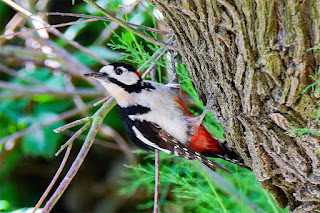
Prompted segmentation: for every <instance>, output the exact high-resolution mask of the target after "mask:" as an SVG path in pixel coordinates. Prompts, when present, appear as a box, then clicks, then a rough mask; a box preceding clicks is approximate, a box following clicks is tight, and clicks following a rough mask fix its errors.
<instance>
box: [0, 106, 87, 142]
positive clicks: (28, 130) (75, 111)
mask: <svg viewBox="0 0 320 213" xmlns="http://www.w3.org/2000/svg"><path fill="white" fill-rule="evenodd" d="M92 107H93V103H92V102H90V103H88V104H87V105H86V108H85V109H83V110H88V109H90V108H92ZM83 110H80V109H77V108H76V109H72V110H69V111H66V112H63V113H61V114H60V115H59V116H57V117H55V118H53V119H50V120H46V121H44V122H42V123H39V124H34V125H31V126H29V127H27V128H25V129H24V130H21V131H19V132H15V133H13V134H11V135H9V136H7V137H4V138H1V139H0V144H3V143H6V142H7V141H10V140H16V139H18V138H21V137H23V136H25V135H26V134H29V133H31V132H33V131H36V130H38V129H40V128H43V127H46V126H49V125H52V124H54V123H56V122H58V121H61V120H64V119H67V118H70V117H72V116H75V115H76V114H78V113H80V112H81V111H83Z"/></svg>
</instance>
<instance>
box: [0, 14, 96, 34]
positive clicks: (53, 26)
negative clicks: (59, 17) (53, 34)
mask: <svg viewBox="0 0 320 213" xmlns="http://www.w3.org/2000/svg"><path fill="white" fill-rule="evenodd" d="M94 21H98V19H94V18H92V19H87V20H82V21H72V22H68V23H62V24H54V25H48V26H44V27H40V28H36V29H30V30H23V31H19V32H15V33H10V34H5V35H1V36H0V38H4V37H8V36H10V37H13V36H16V35H20V34H23V33H31V32H35V31H38V30H44V29H45V30H48V29H51V28H58V27H65V26H70V25H75V24H81V23H88V22H94Z"/></svg>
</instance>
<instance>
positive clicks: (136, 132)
mask: <svg viewBox="0 0 320 213" xmlns="http://www.w3.org/2000/svg"><path fill="white" fill-rule="evenodd" d="M132 130H133V131H134V133H135V134H136V137H137V138H138V139H139V140H141V141H142V142H143V143H145V144H147V145H148V146H151V147H153V148H155V149H158V150H161V151H163V152H165V153H168V154H171V151H170V150H167V149H163V148H160V147H159V146H158V145H156V144H155V143H153V142H151V141H149V140H148V139H147V138H145V137H144V136H143V135H142V133H141V132H140V131H139V130H138V129H137V128H136V127H135V126H133V127H132Z"/></svg>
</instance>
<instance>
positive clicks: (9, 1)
mask: <svg viewBox="0 0 320 213" xmlns="http://www.w3.org/2000/svg"><path fill="white" fill-rule="evenodd" d="M3 1H4V2H5V3H7V4H8V5H9V6H10V7H12V8H13V9H15V10H17V11H19V12H21V13H22V14H24V15H26V16H27V17H29V18H31V19H32V20H33V21H35V22H36V23H38V24H40V25H41V27H42V26H50V25H49V24H48V23H46V22H45V21H43V20H42V19H41V18H40V17H39V16H35V15H33V14H32V13H31V12H29V11H27V10H26V9H24V8H22V7H21V6H19V5H18V4H16V3H15V2H13V1H11V0H3ZM36 28H39V27H36ZM48 31H50V32H51V33H53V34H54V35H56V36H58V37H59V38H62V39H63V40H65V41H66V42H68V43H69V44H71V45H72V46H74V47H75V48H77V49H79V50H81V51H83V52H84V53H86V54H88V55H89V56H91V57H92V58H94V59H96V60H97V61H98V62H100V63H101V64H104V65H108V64H109V63H108V62H107V61H106V60H104V59H102V58H100V57H98V56H96V55H95V54H93V53H92V52H91V51H89V50H88V49H87V48H85V47H84V46H82V45H80V44H79V43H78V42H76V41H73V40H70V39H67V38H66V37H65V36H64V35H63V34H62V33H61V32H60V31H58V30H57V29H55V28H49V29H48ZM45 32H46V31H45ZM40 37H41V38H43V36H40ZM62 59H63V58H62Z"/></svg>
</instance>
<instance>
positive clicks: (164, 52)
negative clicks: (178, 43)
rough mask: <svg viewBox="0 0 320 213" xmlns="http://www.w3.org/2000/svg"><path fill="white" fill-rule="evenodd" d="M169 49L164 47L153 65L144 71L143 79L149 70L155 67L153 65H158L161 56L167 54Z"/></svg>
mask: <svg viewBox="0 0 320 213" xmlns="http://www.w3.org/2000/svg"><path fill="white" fill-rule="evenodd" d="M167 51H168V49H164V50H163V51H162V52H161V53H160V54H159V55H158V56H157V57H156V59H155V60H154V61H153V62H152V63H151V66H150V67H149V68H148V69H147V70H146V71H145V72H144V73H143V75H142V77H141V78H142V79H144V78H145V77H146V76H147V75H148V74H149V72H150V71H151V70H152V69H153V66H154V65H156V62H157V61H159V60H160V58H161V57H162V56H163V55H164V54H166V52H167Z"/></svg>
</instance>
